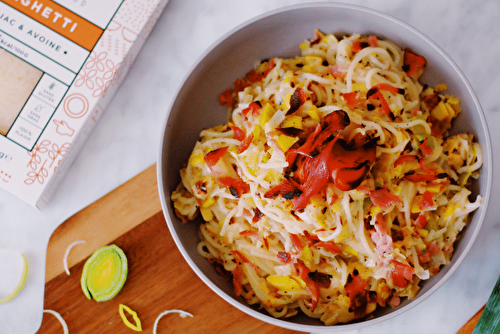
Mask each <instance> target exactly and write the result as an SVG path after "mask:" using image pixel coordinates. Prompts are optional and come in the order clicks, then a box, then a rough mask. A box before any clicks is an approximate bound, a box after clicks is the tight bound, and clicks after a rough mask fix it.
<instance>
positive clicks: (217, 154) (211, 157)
mask: <svg viewBox="0 0 500 334" xmlns="http://www.w3.org/2000/svg"><path fill="white" fill-rule="evenodd" d="M228 148H229V146H224V147H221V148H218V149H215V150H213V151H210V152H208V153H207V154H206V155H205V157H204V159H205V162H206V163H207V165H208V167H213V166H215V164H217V162H218V161H219V159H220V158H222V156H223V155H224V154H226V152H227V149H228Z"/></svg>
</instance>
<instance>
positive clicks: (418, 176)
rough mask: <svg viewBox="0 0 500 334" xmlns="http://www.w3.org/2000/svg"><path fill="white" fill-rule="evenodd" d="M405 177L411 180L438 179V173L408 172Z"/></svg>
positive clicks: (425, 180)
mask: <svg viewBox="0 0 500 334" xmlns="http://www.w3.org/2000/svg"><path fill="white" fill-rule="evenodd" d="M405 178H406V179H407V180H409V181H411V182H422V181H424V182H427V181H435V180H437V179H438V177H437V175H434V174H407V175H405Z"/></svg>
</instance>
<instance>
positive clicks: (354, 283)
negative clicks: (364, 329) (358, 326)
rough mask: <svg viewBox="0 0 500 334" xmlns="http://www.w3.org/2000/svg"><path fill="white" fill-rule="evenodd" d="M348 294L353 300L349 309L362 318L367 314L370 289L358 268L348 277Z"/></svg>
mask: <svg viewBox="0 0 500 334" xmlns="http://www.w3.org/2000/svg"><path fill="white" fill-rule="evenodd" d="M345 289H346V291H347V296H348V297H349V299H350V300H351V303H350V305H349V309H350V310H352V311H353V312H354V317H355V318H361V317H364V316H365V315H366V307H367V303H368V291H367V284H366V281H365V280H364V279H363V278H361V276H360V275H359V272H358V270H357V269H354V270H353V272H352V273H350V274H349V276H348V278H347V283H346V284H345Z"/></svg>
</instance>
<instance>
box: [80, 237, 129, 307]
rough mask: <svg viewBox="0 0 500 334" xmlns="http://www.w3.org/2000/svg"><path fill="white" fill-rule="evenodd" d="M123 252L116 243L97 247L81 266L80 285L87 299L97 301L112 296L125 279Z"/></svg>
mask: <svg viewBox="0 0 500 334" xmlns="http://www.w3.org/2000/svg"><path fill="white" fill-rule="evenodd" d="M127 273H128V264H127V257H126V256H125V253H124V252H123V251H122V250H121V248H119V247H118V246H116V245H109V246H105V247H102V248H99V249H98V250H96V251H95V252H94V254H92V255H91V256H90V257H89V258H88V259H87V261H86V262H85V265H84V266H83V272H82V277H81V280H80V285H81V287H82V290H83V293H84V294H85V296H86V297H87V298H88V299H92V298H93V299H94V300H96V301H98V302H102V301H107V300H110V299H112V298H114V297H115V296H116V295H117V294H118V293H119V292H120V290H121V289H122V287H123V285H124V284H125V281H126V280H127Z"/></svg>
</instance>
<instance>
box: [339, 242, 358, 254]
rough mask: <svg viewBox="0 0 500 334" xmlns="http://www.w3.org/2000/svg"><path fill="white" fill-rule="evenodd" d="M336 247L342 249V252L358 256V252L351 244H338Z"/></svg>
mask: <svg viewBox="0 0 500 334" xmlns="http://www.w3.org/2000/svg"><path fill="white" fill-rule="evenodd" d="M338 247H339V248H340V250H341V251H342V253H344V254H347V255H352V256H358V252H357V251H356V250H354V249H353V248H352V247H351V246H349V245H347V244H339V245H338Z"/></svg>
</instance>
